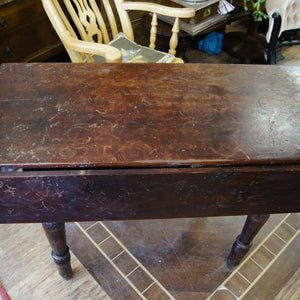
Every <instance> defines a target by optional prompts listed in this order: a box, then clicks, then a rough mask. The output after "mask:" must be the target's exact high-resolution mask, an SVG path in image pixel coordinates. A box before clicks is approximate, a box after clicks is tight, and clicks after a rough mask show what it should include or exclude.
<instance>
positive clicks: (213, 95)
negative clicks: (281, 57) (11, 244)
mask: <svg viewBox="0 0 300 300" xmlns="http://www.w3.org/2000/svg"><path fill="white" fill-rule="evenodd" d="M299 72H300V68H299V67H280V68H277V69H276V71H275V70H274V67H273V66H243V65H201V64H185V65H176V64H167V65H166V64H164V65H163V64H150V65H140V64H136V65H133V64H90V65H87V64H3V65H2V66H1V73H0V89H1V94H0V104H1V105H0V136H1V137H2V139H1V140H2V143H1V144H0V153H1V155H0V166H1V170H2V172H1V173H0V207H1V210H0V222H1V223H17V222H43V223H45V224H44V228H45V230H46V232H47V235H48V238H49V240H50V243H51V246H52V248H53V258H54V260H55V261H56V262H57V263H58V266H59V269H60V272H61V273H62V275H63V276H65V277H69V276H70V275H71V273H70V272H71V271H70V265H69V263H70V262H69V254H68V248H67V246H66V244H65V234H64V224H63V222H68V221H74V220H76V221H87V220H121V219H124V220H125V219H149V218H179V217H201V216H222V215H223V216H225V215H240V214H248V215H252V216H249V217H248V220H247V223H246V224H245V228H244V230H243V232H242V233H241V236H240V237H238V239H237V242H236V243H235V244H234V247H233V250H232V252H231V255H230V256H229V260H228V263H229V265H230V266H232V265H236V264H237V263H239V261H240V260H241V258H242V257H243V255H244V254H245V252H246V251H247V250H248V249H249V247H250V246H251V240H252V239H253V237H254V236H255V234H256V232H257V231H258V230H259V228H260V227H261V226H262V225H263V224H264V222H265V220H266V219H267V218H268V214H270V213H281V212H297V211H299V209H300V206H299V194H300V186H299V180H300V154H299V144H298V141H299V135H300V132H299V128H300V126H299V125H300V124H299V122H300V120H299V105H298V99H299V97H298V96H299V93H300V91H299V86H300V85H299V84H297V83H298V81H299ZM29 74H30V76H29ZM158 74H159V76H158ZM170 74H171V75H172V76H170ZM286 74H290V75H289V77H287V76H286ZM145 78H146V79H147V80H145ZM249 78H251V86H249V85H246V82H247V80H249ZM166 82H167V83H168V88H167V89H166ZM253 87H257V88H256V89H255V88H253ZM276 87H277V88H276ZM20 168H21V169H22V170H20ZM257 214H259V215H261V216H256V215H257ZM49 222H51V223H49Z"/></svg>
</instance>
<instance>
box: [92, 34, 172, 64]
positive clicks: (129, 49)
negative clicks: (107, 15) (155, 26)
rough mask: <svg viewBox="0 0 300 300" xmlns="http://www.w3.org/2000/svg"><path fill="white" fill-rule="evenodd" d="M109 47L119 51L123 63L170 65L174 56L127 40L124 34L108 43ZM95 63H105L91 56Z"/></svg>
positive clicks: (102, 59)
mask: <svg viewBox="0 0 300 300" xmlns="http://www.w3.org/2000/svg"><path fill="white" fill-rule="evenodd" d="M109 45H110V46H113V47H115V48H117V49H119V50H120V51H121V53H122V62H123V63H172V62H175V56H174V55H172V54H168V53H165V52H161V51H158V50H155V49H150V48H148V47H145V46H140V45H138V44H137V43H135V42H133V41H131V40H130V39H128V38H127V37H126V36H125V35H124V33H122V32H121V33H119V34H118V35H117V37H116V38H115V39H113V40H112V41H110V42H109ZM93 59H94V60H95V62H101V63H103V62H105V60H104V58H103V57H101V56H98V55H93Z"/></svg>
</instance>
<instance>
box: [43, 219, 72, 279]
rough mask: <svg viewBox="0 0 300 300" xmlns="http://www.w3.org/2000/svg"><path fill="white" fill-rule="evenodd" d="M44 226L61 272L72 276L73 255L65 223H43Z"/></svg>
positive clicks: (65, 275)
mask: <svg viewBox="0 0 300 300" xmlns="http://www.w3.org/2000/svg"><path fill="white" fill-rule="evenodd" d="M43 228H44V231H45V233H46V236H47V238H48V241H49V243H50V246H51V248H52V252H51V255H52V258H53V260H54V262H55V263H56V265H57V268H58V272H59V274H60V275H61V276H62V277H63V278H65V279H70V278H71V277H72V268H71V257H70V252H69V247H68V246H67V244H66V231H65V223H43Z"/></svg>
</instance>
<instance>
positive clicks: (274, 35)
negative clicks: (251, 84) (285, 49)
mask: <svg viewBox="0 0 300 300" xmlns="http://www.w3.org/2000/svg"><path fill="white" fill-rule="evenodd" d="M266 10H267V13H268V16H269V29H268V32H267V35H266V40H267V42H268V47H267V49H266V51H265V59H266V61H267V63H268V64H276V63H278V62H279V61H280V64H292V65H300V59H299V58H298V59H284V57H283V56H282V55H281V51H280V49H281V47H282V46H286V45H289V46H290V45H294V44H300V41H299V39H294V38H293V37H292V35H295V36H296V33H297V31H298V30H299V28H300V0H286V1H282V0H268V1H267V2H266ZM287 33H289V35H290V36H289V37H288V38H287V39H284V35H285V34H287Z"/></svg>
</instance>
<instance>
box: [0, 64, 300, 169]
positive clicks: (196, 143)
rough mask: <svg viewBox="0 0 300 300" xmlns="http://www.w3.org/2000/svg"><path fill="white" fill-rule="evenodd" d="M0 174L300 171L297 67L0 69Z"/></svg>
mask: <svg viewBox="0 0 300 300" xmlns="http://www.w3.org/2000/svg"><path fill="white" fill-rule="evenodd" d="M0 90H1V94H0V139H1V143H0V165H1V166H22V167H23V168H24V167H50V168H53V167H104V166H119V167H120V166H126V167H128V166H144V167H145V166H186V165H187V166H190V165H199V164H200V165H216V164H222V165H224V164H225V165H228V164H230V165H232V164H247V165H248V164H266V163H267V164H269V163H272V164H274V163H283V162H284V163H299V159H300V118H299V112H300V101H299V99H300V68H299V67H279V66H276V67H274V66H254V65H211V64H210V65H201V64H197V65H192V64H186V65H182V66H181V65H180V66H179V65H145V64H143V65H127V64H89V65H85V64H82V65H80V64H2V65H1V68H0Z"/></svg>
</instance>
